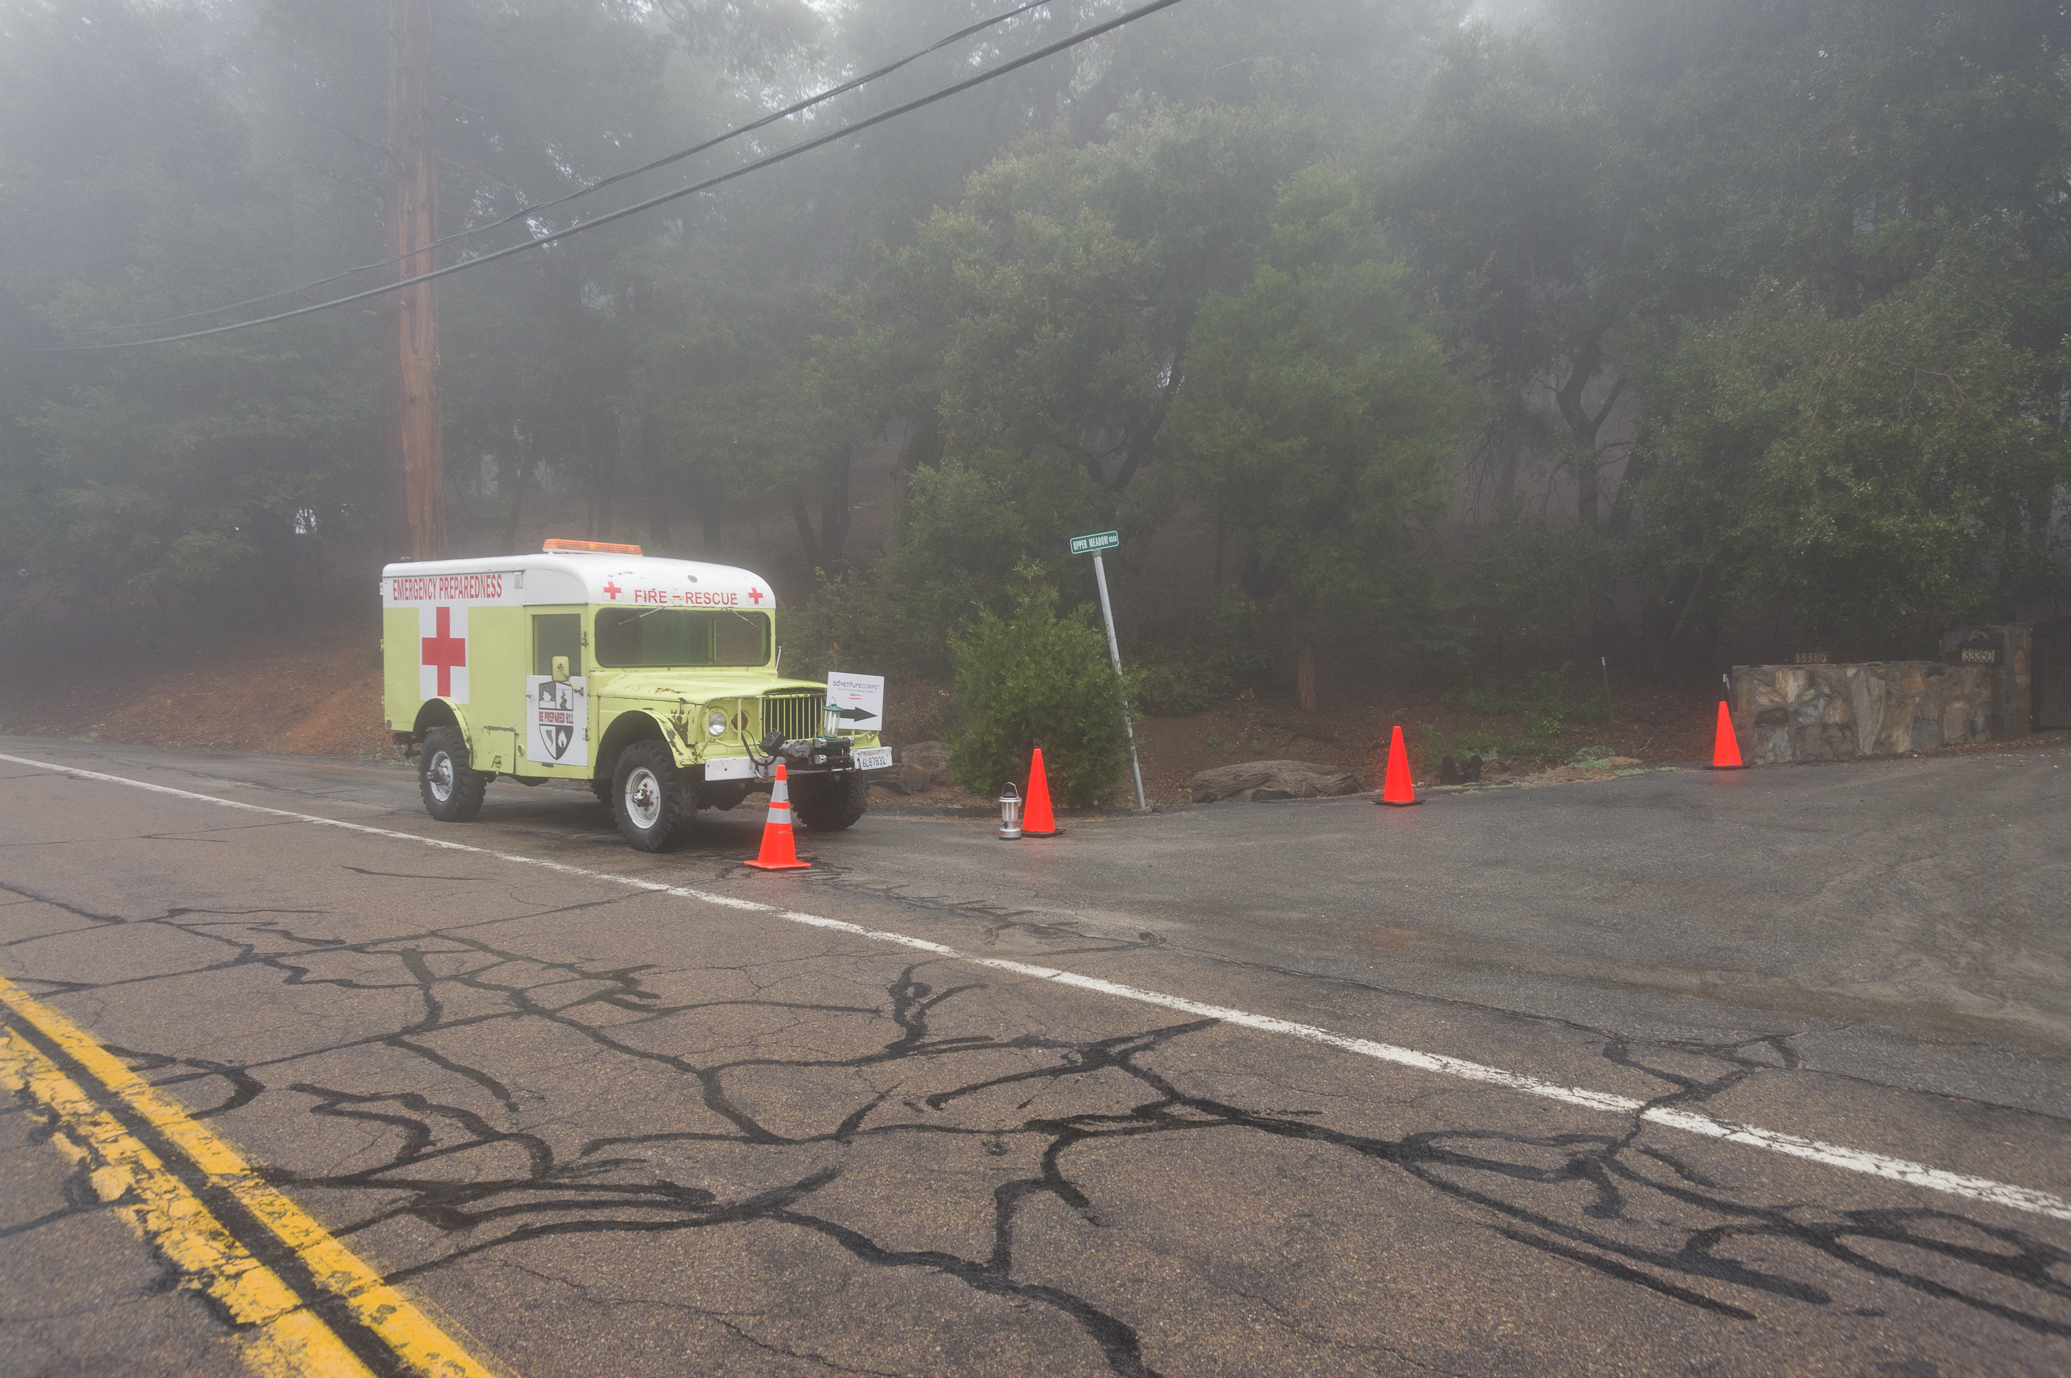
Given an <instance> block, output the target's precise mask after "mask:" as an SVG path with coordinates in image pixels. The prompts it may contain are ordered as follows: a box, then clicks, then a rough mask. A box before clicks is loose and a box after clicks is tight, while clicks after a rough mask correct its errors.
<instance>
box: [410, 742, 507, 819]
mask: <svg viewBox="0 0 2071 1378" xmlns="http://www.w3.org/2000/svg"><path fill="white" fill-rule="evenodd" d="M489 780H490V776H489V775H488V774H486V773H484V772H483V771H479V770H471V769H469V768H468V764H467V743H466V741H464V740H463V739H462V738H461V735H460V729H459V728H457V727H434V728H433V729H432V730H431V731H429V732H427V733H425V734H424V746H423V748H422V749H421V750H420V751H419V752H418V753H417V792H418V793H419V794H421V795H423V796H424V811H425V812H426V813H428V814H430V815H431V816H432V817H433V818H436V819H438V820H439V822H441V823H465V822H467V821H468V820H469V819H471V818H473V817H474V816H475V815H476V814H478V813H480V812H481V811H482V793H483V791H484V790H487V789H488V788H489Z"/></svg>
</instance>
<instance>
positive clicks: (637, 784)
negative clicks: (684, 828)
mask: <svg viewBox="0 0 2071 1378" xmlns="http://www.w3.org/2000/svg"><path fill="white" fill-rule="evenodd" d="M626 816H627V817H629V818H631V819H632V820H633V824H634V826H636V827H638V828H641V829H643V830H645V829H647V828H652V827H653V826H654V825H655V824H656V823H657V822H659V821H660V820H661V816H662V782H661V781H660V780H659V779H657V778H656V777H655V773H654V772H653V771H651V770H649V769H648V768H647V767H646V766H636V767H634V769H633V773H632V774H630V775H628V776H627V777H626Z"/></svg>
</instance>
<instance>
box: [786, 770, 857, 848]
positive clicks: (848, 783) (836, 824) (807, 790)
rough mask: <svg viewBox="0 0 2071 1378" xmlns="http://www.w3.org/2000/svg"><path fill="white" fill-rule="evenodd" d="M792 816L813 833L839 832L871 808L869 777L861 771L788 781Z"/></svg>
mask: <svg viewBox="0 0 2071 1378" xmlns="http://www.w3.org/2000/svg"><path fill="white" fill-rule="evenodd" d="M789 783H790V786H791V813H792V816H793V817H795V818H797V820H798V821H799V822H801V823H803V824H805V826H806V827H808V828H810V829H812V830H813V831H814V832H816V833H838V832H840V831H841V830H842V829H843V828H846V827H848V826H849V825H850V824H852V823H854V822H855V821H856V820H857V819H859V818H861V817H862V816H863V810H865V809H867V808H869V807H870V777H869V776H867V775H865V774H864V773H863V772H862V771H860V770H849V771H843V772H842V773H841V774H839V775H803V776H799V777H797V778H796V779H793V780H791V781H790V782H789Z"/></svg>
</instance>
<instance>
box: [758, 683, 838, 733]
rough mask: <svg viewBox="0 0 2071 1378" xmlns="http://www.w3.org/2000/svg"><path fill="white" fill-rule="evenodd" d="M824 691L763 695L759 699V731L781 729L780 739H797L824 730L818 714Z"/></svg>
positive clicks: (776, 730) (822, 702)
mask: <svg viewBox="0 0 2071 1378" xmlns="http://www.w3.org/2000/svg"><path fill="white" fill-rule="evenodd" d="M826 702H827V696H826V695H825V694H766V695H764V696H763V699H762V730H763V731H764V732H781V733H783V734H784V740H785V741H788V742H800V741H804V740H806V739H807V738H809V737H817V736H819V735H820V733H821V732H822V731H823V730H825V729H824V728H822V726H821V722H820V714H821V711H822V708H823V706H824V705H825V704H826Z"/></svg>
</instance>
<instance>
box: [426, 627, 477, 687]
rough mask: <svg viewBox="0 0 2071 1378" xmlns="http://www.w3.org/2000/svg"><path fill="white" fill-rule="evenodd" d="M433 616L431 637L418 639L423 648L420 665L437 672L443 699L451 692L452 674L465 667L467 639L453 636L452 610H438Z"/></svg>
mask: <svg viewBox="0 0 2071 1378" xmlns="http://www.w3.org/2000/svg"><path fill="white" fill-rule="evenodd" d="M433 616H434V617H435V618H436V619H437V620H436V621H435V622H434V623H433V632H432V635H430V636H427V637H420V638H419V644H420V645H421V646H422V647H423V657H422V659H421V661H420V662H419V663H420V664H423V665H427V666H431V667H433V668H435V669H436V670H437V671H438V675H439V697H440V698H445V697H446V696H448V695H450V694H451V693H452V692H453V672H454V671H455V670H459V669H465V668H466V666H467V638H466V637H464V636H455V635H453V609H451V608H440V609H439V610H438V611H437V612H436V613H435V614H433Z"/></svg>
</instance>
